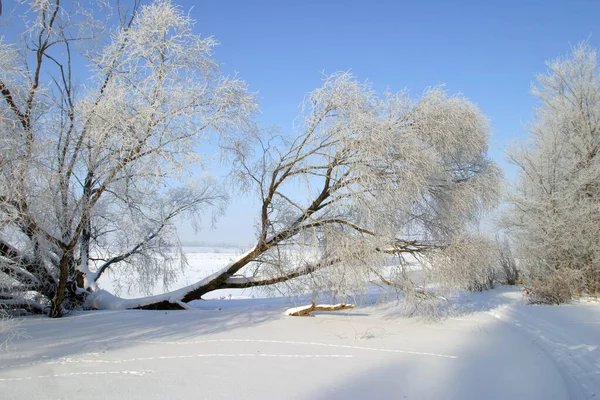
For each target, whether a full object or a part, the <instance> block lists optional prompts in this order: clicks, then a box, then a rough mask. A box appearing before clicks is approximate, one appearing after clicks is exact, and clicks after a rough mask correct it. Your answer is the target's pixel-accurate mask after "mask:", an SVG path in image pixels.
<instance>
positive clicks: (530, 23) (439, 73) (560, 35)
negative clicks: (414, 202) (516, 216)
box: [2, 0, 600, 245]
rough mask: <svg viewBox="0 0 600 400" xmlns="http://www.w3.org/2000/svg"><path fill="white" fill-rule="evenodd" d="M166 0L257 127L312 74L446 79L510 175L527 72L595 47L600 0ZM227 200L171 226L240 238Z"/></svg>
mask: <svg viewBox="0 0 600 400" xmlns="http://www.w3.org/2000/svg"><path fill="white" fill-rule="evenodd" d="M127 1H129V0H124V1H123V0H122V2H123V3H126V2H127ZM149 1H150V0H143V3H148V2H149ZM173 1H174V2H175V3H176V4H179V5H180V6H181V8H182V10H184V11H187V10H190V11H189V13H190V16H191V17H192V18H193V19H195V20H196V21H197V23H196V26H195V31H196V33H199V34H201V35H206V36H208V35H212V36H214V37H215V38H216V39H217V40H218V41H219V42H220V43H221V44H220V45H219V46H218V47H217V49H216V53H215V57H216V58H217V59H218V60H219V61H220V62H221V64H222V68H223V70H224V71H225V72H226V73H228V74H233V73H236V72H237V73H238V74H239V77H241V78H242V79H244V80H245V81H246V82H247V83H248V85H249V88H250V90H251V91H253V92H257V93H258V98H259V100H260V108H261V114H260V115H259V116H258V118H259V119H260V120H261V123H262V125H263V126H271V125H277V126H280V127H281V129H282V130H284V131H285V130H289V129H290V128H291V126H292V122H293V119H294V117H296V116H297V115H298V113H299V108H298V106H299V104H300V102H301V101H302V99H303V98H304V96H305V94H306V93H307V92H309V91H311V90H313V89H315V88H316V87H318V86H319V85H320V84H321V79H322V77H323V75H322V72H325V73H327V74H329V73H333V72H336V71H348V70H350V71H352V72H353V73H354V74H355V75H356V76H357V77H358V79H360V80H363V81H367V80H368V81H370V82H372V84H373V87H374V88H375V89H376V90H377V91H378V92H382V91H384V90H385V89H387V88H389V89H390V90H392V91H399V90H402V89H405V88H407V89H409V90H410V93H411V94H412V95H413V96H415V97H417V96H419V95H420V94H421V93H422V92H423V90H424V89H425V88H427V87H429V86H434V85H439V84H445V85H446V88H447V90H448V91H449V92H450V93H457V92H461V93H463V94H464V95H465V96H466V97H468V98H469V99H471V100H472V101H473V102H475V103H477V104H478V105H479V107H480V108H481V109H482V111H483V112H484V113H485V114H486V115H487V116H488V117H489V119H490V124H491V128H492V138H491V144H490V156H491V157H492V158H493V159H495V160H496V161H497V162H498V163H499V164H500V165H501V166H502V167H503V168H504V169H505V173H506V176H507V178H508V179H509V180H510V179H514V177H515V170H514V168H511V167H510V166H509V165H508V164H507V163H506V162H505V161H504V158H503V154H502V149H503V148H506V146H507V145H508V144H510V143H511V142H513V141H515V140H519V139H522V138H524V137H525V135H526V128H525V126H526V124H527V123H528V122H530V121H531V119H532V110H533V107H534V106H535V104H536V100H535V98H534V97H533V96H531V95H530V94H529V89H530V87H531V84H532V82H533V81H534V80H535V76H536V74H538V73H541V72H544V71H545V70H546V66H545V61H546V60H549V59H553V58H555V57H558V56H562V55H566V54H567V53H568V52H569V49H570V47H571V46H572V45H574V44H577V43H578V42H580V41H584V40H587V41H588V42H589V43H590V45H591V46H592V47H595V48H600V23H599V19H598V16H600V0H562V1H559V0H521V1H518V0H504V1H497V0H478V1H476V0H461V1H450V0H448V1H444V0H422V1H417V0H397V1H391V0H390V1H376V0H373V1H368V2H367V1H314V0H309V1H306V0H305V1H283V0H280V1H260V0H253V1H243V0H238V1H231V0H205V1H202V2H197V1H191V0H173ZM10 3H12V2H7V1H5V2H4V6H5V7H4V8H5V11H6V10H7V9H8V8H9V6H10V7H12V5H11V4H10ZM5 14H6V15H8V14H7V13H5ZM6 15H5V16H6ZM5 16H3V17H2V18H4V17H5ZM2 28H3V29H2V32H3V33H5V34H7V35H8V36H11V35H12V34H15V32H14V31H12V32H11V30H10V29H9V30H8V31H6V29H8V28H7V27H6V26H2ZM233 198H234V200H233V201H232V203H231V204H230V206H229V209H228V211H227V215H226V216H225V217H224V218H222V219H221V220H220V221H219V222H218V224H217V229H215V230H211V229H208V227H207V228H205V229H203V230H202V231H201V232H199V233H198V234H194V233H193V230H192V229H191V227H190V226H188V224H185V223H182V224H180V225H181V236H182V240H183V241H194V240H195V241H225V242H232V243H238V244H242V245H245V244H248V243H250V242H251V241H252V240H253V238H254V229H253V225H254V220H255V218H256V216H257V212H256V208H257V207H258V205H257V204H253V202H252V201H251V200H249V199H245V198H240V197H239V196H234V197H233Z"/></svg>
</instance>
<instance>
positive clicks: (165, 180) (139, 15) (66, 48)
mask: <svg viewBox="0 0 600 400" xmlns="http://www.w3.org/2000/svg"><path fill="white" fill-rule="evenodd" d="M25 5H26V6H27V7H26V8H27V9H26V10H21V11H20V12H19V14H20V13H21V12H22V13H24V15H25V16H24V22H23V25H18V24H16V25H15V27H14V28H13V29H15V30H14V31H13V33H14V32H15V31H16V30H18V29H22V34H21V35H19V36H18V39H17V41H16V42H15V43H11V42H9V41H7V39H6V37H3V38H0V93H1V96H0V271H1V274H0V303H2V306H4V307H10V306H13V307H25V308H27V309H30V310H36V311H43V310H49V313H50V315H51V316H59V315H61V313H62V312H63V310H64V309H65V308H68V307H69V305H70V304H73V305H81V303H82V302H83V301H84V300H85V297H86V295H87V294H88V293H89V292H92V291H94V290H96V289H97V285H96V281H97V280H98V278H99V277H100V276H101V275H102V274H103V273H104V272H105V271H107V270H108V269H113V270H118V272H119V273H120V274H124V275H125V276H128V277H129V278H130V279H132V280H134V281H136V282H138V283H139V282H141V283H142V284H145V285H146V286H148V285H150V286H151V285H153V284H155V283H157V282H161V281H162V282H163V283H168V282H169V280H170V279H172V276H173V274H174V273H175V272H176V271H177V269H178V267H179V265H180V263H181V261H182V260H183V261H184V258H183V257H180V256H178V255H177V254H176V253H175V250H176V249H177V248H178V240H177V236H176V234H175V230H174V225H173V220H174V218H175V217H176V216H178V215H180V214H182V213H188V214H189V215H190V216H192V217H197V216H200V214H201V213H202V212H203V211H205V210H206V209H207V208H208V207H213V206H214V207H216V208H217V209H218V208H220V207H222V205H223V202H224V200H225V197H224V194H223V193H222V191H221V190H220V189H219V187H218V186H217V185H216V184H215V183H214V182H212V181H210V180H207V179H195V180H194V181H193V182H192V183H189V182H187V181H186V183H185V184H182V183H180V181H182V179H184V178H186V171H189V168H188V167H189V166H190V165H195V164H198V162H199V161H200V159H199V157H198V155H197V154H195V153H194V152H193V150H194V148H195V147H196V144H197V143H198V141H199V139H204V138H206V137H208V136H209V135H219V136H220V137H222V138H225V137H226V136H227V135H229V134H231V133H232V132H238V131H239V130H240V129H241V128H244V126H245V125H246V124H247V121H248V117H249V116H250V114H251V113H252V112H253V111H254V110H255V103H254V99H253V97H252V96H250V95H248V93H247V91H246V86H245V84H244V82H242V81H240V80H238V79H235V78H233V79H232V78H227V77H225V76H223V75H222V74H221V73H220V72H219V68H218V64H217V63H216V62H215V60H214V59H213V58H212V50H213V47H214V46H215V44H216V43H215V40H214V39H213V38H211V37H199V36H198V35H196V34H194V33H193V32H192V25H193V21H192V20H190V18H189V17H187V16H186V15H185V14H183V13H182V11H181V10H179V9H178V8H177V7H175V6H174V5H173V4H171V2H169V1H163V0H158V1H154V2H153V3H152V4H150V5H147V6H143V7H140V5H139V4H138V2H134V3H133V9H132V10H129V12H125V10H123V9H120V8H118V7H117V8H111V7H110V4H108V3H104V2H92V3H91V4H90V3H87V2H83V3H78V2H76V1H68V2H61V1H59V0H55V1H50V0H45V1H40V0H36V1H31V2H30V3H26V4H25ZM118 5H119V2H117V6H118ZM11 36H14V35H11ZM86 68H87V70H86V72H82V70H84V69H86ZM88 77H89V79H88ZM84 79H85V80H84ZM65 300H67V301H65Z"/></svg>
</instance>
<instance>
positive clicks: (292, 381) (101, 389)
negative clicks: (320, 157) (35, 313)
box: [0, 250, 600, 400]
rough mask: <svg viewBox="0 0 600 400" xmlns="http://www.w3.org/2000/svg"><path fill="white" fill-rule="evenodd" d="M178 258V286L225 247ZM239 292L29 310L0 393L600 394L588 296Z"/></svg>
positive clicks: (594, 314)
mask: <svg viewBox="0 0 600 400" xmlns="http://www.w3.org/2000/svg"><path fill="white" fill-rule="evenodd" d="M189 256H190V261H191V262H192V264H193V268H192V271H191V272H190V273H189V274H188V275H187V276H186V278H185V280H190V279H193V278H194V276H193V274H201V273H203V271H205V270H210V269H211V268H213V267H214V268H215V269H216V268H217V267H218V265H220V263H221V262H227V261H228V260H229V258H231V257H233V256H235V254H234V252H230V253H228V252H225V251H221V250H219V252H218V253H215V252H196V253H193V252H191V253H190V254H189ZM205 272H206V271H205ZM208 272H210V271H208ZM185 280H182V282H181V284H182V285H183V284H185V283H190V282H187V281H185ZM229 294H231V295H232V298H231V299H229ZM251 296H252V294H251V293H247V292H246V293H237V292H236V293H223V294H220V295H216V296H214V297H217V299H215V300H210V301H197V302H194V303H192V305H193V306H194V307H195V308H197V309H196V310H192V311H168V312H165V311H137V310H135V311H134V310H130V311H96V312H76V313H72V314H71V315H69V316H68V317H66V318H62V319H56V320H51V319H49V318H45V317H27V318H25V320H24V321H23V324H22V327H23V328H24V329H25V331H26V335H27V337H23V338H21V339H19V340H16V341H13V342H12V343H11V344H10V346H9V348H8V350H4V351H3V352H2V353H0V398H2V399H28V400H29V399H379V398H386V399H528V400H532V399H594V398H600V304H598V303H594V302H581V303H577V304H573V305H565V306H560V307H549V306H528V305H525V304H523V302H522V298H521V294H520V292H519V290H518V289H515V288H499V289H496V290H493V291H489V292H486V293H481V294H471V295H464V296H462V297H461V298H460V301H459V302H458V303H457V306H456V307H454V308H453V310H452V316H450V317H448V318H445V319H443V320H440V321H437V322H431V321H424V320H423V319H422V318H414V317H413V318H407V317H405V316H404V314H403V313H402V312H400V311H399V310H400V307H398V306H396V305H394V304H376V305H371V306H361V307H358V308H356V309H354V310H350V312H346V311H344V312H336V313H320V314H319V313H317V315H316V317H315V318H301V317H287V316H284V315H283V313H284V311H285V310H286V309H287V308H288V307H291V306H293V305H294V304H291V303H290V302H289V300H287V299H283V298H270V299H266V298H249V297H251ZM219 297H225V299H219ZM1 339H2V338H0V340H1Z"/></svg>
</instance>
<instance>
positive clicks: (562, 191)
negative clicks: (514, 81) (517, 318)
mask: <svg viewBox="0 0 600 400" xmlns="http://www.w3.org/2000/svg"><path fill="white" fill-rule="evenodd" d="M596 63H597V54H596V51H595V50H594V49H592V48H590V47H589V46H588V45H587V44H581V45H578V46H576V47H575V48H574V49H573V52H572V54H571V55H569V57H567V58H559V59H556V60H554V61H552V62H549V63H548V67H549V71H548V72H547V73H546V74H542V75H539V76H538V84H537V85H536V86H534V87H533V94H534V95H536V96H537V97H538V99H539V101H540V104H539V106H538V107H537V109H536V111H535V122H534V123H533V125H532V126H531V129H530V135H529V140H528V142H527V143H526V144H524V145H523V146H521V147H519V148H516V149H514V150H513V151H512V154H511V159H512V161H513V162H514V163H515V164H516V165H517V166H518V167H519V169H520V173H519V180H518V182H517V185H516V188H515V190H514V192H513V193H512V194H511V197H510V202H511V203H512V209H511V210H510V214H509V215H508V216H507V218H506V222H507V225H508V226H509V227H510V229H511V233H512V238H513V242H514V243H515V244H516V247H517V250H518V252H517V254H516V258H517V260H518V262H519V264H520V268H521V269H523V270H524V271H525V272H526V279H527V282H526V283H527V285H528V286H529V287H528V291H529V293H530V295H531V298H532V300H533V301H536V302H551V303H560V302H563V301H568V300H569V299H571V298H573V297H577V296H578V295H580V294H581V293H587V294H590V295H598V294H599V293H600V74H599V71H598V67H597V64H596Z"/></svg>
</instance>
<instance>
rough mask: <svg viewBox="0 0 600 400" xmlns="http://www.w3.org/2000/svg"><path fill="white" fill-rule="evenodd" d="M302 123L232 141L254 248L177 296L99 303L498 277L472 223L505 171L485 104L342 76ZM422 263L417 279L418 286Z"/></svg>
mask: <svg viewBox="0 0 600 400" xmlns="http://www.w3.org/2000/svg"><path fill="white" fill-rule="evenodd" d="M296 121H297V123H296V126H295V130H294V131H293V132H292V133H290V134H289V135H283V134H278V133H275V134H272V135H265V134H264V133H263V134H254V135H248V136H245V137H238V138H236V140H231V141H228V142H227V143H225V144H224V145H225V147H226V149H227V150H228V151H229V152H230V153H231V154H233V159H234V168H233V173H232V174H233V176H234V180H235V181H236V182H237V183H238V184H239V185H240V187H241V188H242V189H245V190H246V191H247V193H253V194H254V195H256V196H257V197H258V199H259V203H260V204H261V207H260V212H259V215H258V218H257V220H258V234H257V240H256V244H255V245H254V246H253V247H252V248H251V249H250V250H249V251H248V252H246V253H245V254H243V255H241V256H240V257H239V258H237V259H236V260H234V261H232V262H231V263H229V264H228V265H226V266H224V267H223V268H222V269H220V270H218V271H217V272H215V273H214V274H212V275H210V276H208V277H206V278H204V279H202V280H201V281H199V282H196V283H194V284H192V285H190V286H187V287H184V288H181V289H178V290H176V291H173V292H170V293H167V294H163V295H158V296H151V297H146V298H141V299H127V300H126V299H118V298H116V297H114V296H113V295H112V294H110V293H107V292H104V291H97V292H95V293H92V294H91V295H90V296H89V297H88V305H89V306H91V307H96V308H113V307H114V308H148V309H157V308H160V309H163V308H185V307H187V306H186V303H188V302H190V301H193V300H197V299H200V298H201V297H202V296H203V295H204V294H206V293H208V292H211V291H214V290H218V289H231V288H249V287H257V286H267V285H277V284H279V285H283V284H285V285H287V286H286V287H287V288H289V289H291V290H292V291H293V292H295V293H298V292H303V291H304V292H306V291H307V290H309V291H313V292H322V291H333V292H336V293H339V294H341V295H345V294H351V293H353V292H354V291H356V290H360V289H361V288H364V287H365V285H366V284H367V283H369V282H372V281H373V280H377V281H379V282H380V283H382V284H385V285H391V286H395V287H397V288H399V289H401V290H403V291H404V292H406V293H409V294H418V295H420V296H427V295H429V293H425V292H424V291H423V290H424V287H425V286H426V284H427V282H432V281H434V282H435V283H436V284H437V285H438V287H440V286H441V287H451V288H470V289H481V288H482V287H483V286H484V285H485V284H486V283H487V280H488V278H489V273H490V271H491V269H492V268H493V265H492V264H493V262H492V258H491V257H490V255H491V254H492V253H493V246H491V244H490V242H489V241H487V240H486V239H484V238H482V237H480V236H478V235H476V234H475V233H474V232H475V230H474V229H473V224H474V223H476V221H477V220H478V216H479V215H480V213H481V212H482V211H484V210H485V209H486V208H487V207H489V206H491V205H493V204H494V202H495V201H496V199H497V196H498V183H499V170H498V168H497V167H496V166H495V165H494V164H493V163H492V162H490V160H489V159H488V158H487V157H486V149H487V141H488V127H487V121H486V119H485V118H484V117H483V116H482V115H481V113H480V112H479V110H478V109H477V107H476V106H475V105H473V104H472V103H470V102H469V101H467V100H466V99H464V98H463V97H460V96H456V97H449V96H447V95H446V93H445V92H444V91H443V90H441V89H439V88H434V89H431V90H428V91H427V92H426V93H425V94H424V96H423V97H422V98H420V99H418V100H416V101H415V100H411V98H410V97H409V96H408V95H407V93H406V92H401V93H398V94H392V93H386V94H385V95H384V96H383V97H379V96H377V95H376V94H375V93H374V92H373V91H372V90H371V89H370V87H369V85H367V84H362V83H359V82H357V81H356V79H355V78H354V77H353V76H351V75H350V74H347V73H340V74H334V75H332V76H329V77H327V78H326V79H325V82H324V84H323V86H322V87H321V88H319V89H317V90H315V91H313V92H312V93H311V94H310V95H309V96H308V97H307V99H306V101H305V102H304V107H303V110H302V114H301V116H300V117H299V118H298V119H297V120H296ZM390 258H393V259H394V260H395V261H396V262H395V265H394V266H392V267H391V268H390V265H389V264H390V262H389V261H390ZM414 259H418V260H419V261H420V262H421V268H422V270H423V277H422V280H420V281H413V279H411V274H410V270H409V269H410V268H409V267H410V266H409V264H410V261H412V260H414Z"/></svg>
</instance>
